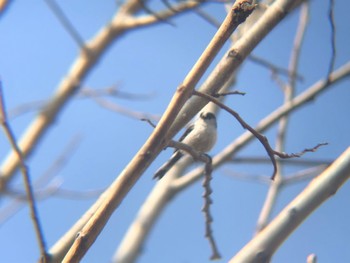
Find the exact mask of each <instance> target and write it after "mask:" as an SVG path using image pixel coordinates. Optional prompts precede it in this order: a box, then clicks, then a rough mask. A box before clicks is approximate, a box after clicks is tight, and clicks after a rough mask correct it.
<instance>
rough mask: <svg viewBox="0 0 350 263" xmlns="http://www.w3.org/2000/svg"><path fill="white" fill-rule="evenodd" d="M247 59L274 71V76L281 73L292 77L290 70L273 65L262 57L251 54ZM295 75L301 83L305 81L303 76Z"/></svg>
mask: <svg viewBox="0 0 350 263" xmlns="http://www.w3.org/2000/svg"><path fill="white" fill-rule="evenodd" d="M247 59H248V60H250V61H252V62H254V63H256V64H258V65H260V66H263V67H266V68H268V69H270V70H271V71H272V73H273V75H274V74H275V73H279V74H282V75H286V76H289V75H290V72H289V70H288V69H285V68H283V67H279V66H277V65H274V64H273V63H271V62H269V61H267V60H265V59H263V58H261V57H258V56H256V55H254V54H250V55H249V56H248V58H247ZM295 75H296V78H297V80H299V81H303V80H304V78H303V76H301V75H300V74H298V73H296V74H295Z"/></svg>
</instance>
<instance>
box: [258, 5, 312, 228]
mask: <svg viewBox="0 0 350 263" xmlns="http://www.w3.org/2000/svg"><path fill="white" fill-rule="evenodd" d="M308 17H309V3H308V2H304V3H303V4H302V6H301V11H300V18H299V24H298V28H297V30H296V34H295V37H294V45H293V48H292V52H291V55H290V62H289V67H288V73H289V75H288V76H289V78H288V83H287V84H285V85H283V93H284V104H288V103H290V102H291V100H292V99H293V98H294V94H295V88H296V87H295V85H296V79H297V71H298V65H299V58H300V51H301V46H302V43H303V40H304V35H305V31H306V28H307V24H308ZM288 123H289V115H285V116H283V117H282V118H281V119H280V120H279V123H278V129H277V138H276V147H275V149H276V151H275V154H276V155H278V153H281V152H283V151H284V148H285V141H286V136H287V131H288ZM276 167H277V173H276V180H275V182H273V183H272V184H271V185H270V189H269V191H268V193H267V197H266V199H265V202H264V204H263V207H262V209H261V212H260V215H259V217H258V221H257V226H256V233H258V232H259V231H261V230H262V229H263V228H264V227H265V226H266V224H267V222H268V219H269V217H270V215H271V213H272V211H273V208H274V205H275V203H276V200H277V196H278V194H279V193H280V189H281V187H283V185H284V179H283V178H282V169H283V165H282V163H281V162H279V160H277V162H276Z"/></svg>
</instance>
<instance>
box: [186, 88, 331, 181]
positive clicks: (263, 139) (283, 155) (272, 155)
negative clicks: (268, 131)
mask: <svg viewBox="0 0 350 263" xmlns="http://www.w3.org/2000/svg"><path fill="white" fill-rule="evenodd" d="M193 94H194V95H197V96H200V97H202V98H205V99H207V100H209V101H210V102H213V103H215V104H216V105H218V106H219V107H220V108H222V109H224V110H226V111H227V112H228V113H230V114H231V115H233V116H234V117H235V118H236V120H237V121H238V122H239V123H240V124H241V125H242V127H243V128H244V129H247V130H248V131H250V132H251V133H252V134H253V135H254V136H255V138H257V139H258V140H259V141H260V143H261V144H262V145H263V146H264V148H265V150H266V152H267V154H268V156H269V157H270V159H271V162H272V165H273V173H272V176H271V180H274V178H275V175H276V173H277V164H276V159H275V155H277V156H278V157H280V158H293V157H300V156H302V155H303V154H304V153H306V152H314V151H316V150H317V149H318V148H319V147H320V146H323V145H327V143H319V144H317V145H316V146H315V147H313V148H306V149H304V150H303V151H301V152H299V153H291V154H287V153H283V152H278V151H275V150H273V149H272V148H271V146H270V144H269V142H268V139H267V138H266V137H265V136H264V135H262V134H261V133H259V132H258V131H257V130H255V129H254V128H252V127H251V126H250V125H249V124H248V123H246V122H245V121H244V120H243V119H242V118H241V116H239V114H238V113H237V112H235V111H234V110H232V109H231V108H229V107H228V106H226V105H225V104H223V103H222V102H221V101H219V100H217V99H215V98H214V97H213V96H210V95H208V94H205V93H202V92H199V91H196V90H195V91H193Z"/></svg>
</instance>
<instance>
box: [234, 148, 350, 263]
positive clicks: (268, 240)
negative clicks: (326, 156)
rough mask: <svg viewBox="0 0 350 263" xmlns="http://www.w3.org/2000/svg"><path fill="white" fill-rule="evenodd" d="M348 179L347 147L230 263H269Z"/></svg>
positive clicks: (348, 153) (348, 155) (349, 158)
mask: <svg viewBox="0 0 350 263" xmlns="http://www.w3.org/2000/svg"><path fill="white" fill-rule="evenodd" d="M349 177H350V147H349V148H347V149H346V150H345V151H344V152H343V153H342V154H341V155H340V156H339V157H338V159H337V160H336V161H335V162H334V163H333V164H332V165H331V166H330V167H329V168H328V169H326V170H325V171H324V172H323V173H322V174H321V175H319V176H318V177H317V178H315V179H314V180H312V181H311V182H310V183H309V185H308V186H307V187H306V188H305V189H304V190H303V191H302V192H301V193H300V194H299V195H298V196H297V197H296V198H295V199H294V200H293V201H292V202H290V204H289V205H288V206H286V207H285V208H284V209H283V210H282V211H281V213H279V215H277V216H276V218H275V219H274V220H273V221H272V222H271V223H270V224H269V225H267V226H266V227H265V229H264V231H261V232H260V233H258V234H257V235H256V236H255V237H254V238H253V239H252V240H251V241H250V242H249V243H248V244H247V245H246V246H245V247H243V248H242V249H241V251H239V252H238V254H236V255H235V256H234V257H233V258H232V259H231V260H230V261H229V262H230V263H236V262H237V263H238V262H246V263H253V262H268V260H269V259H270V258H271V257H272V255H273V254H274V253H275V251H276V250H277V249H278V247H279V246H280V245H281V244H282V243H283V242H284V240H286V238H287V237H288V236H289V235H290V234H292V232H293V231H295V230H296V228H297V227H298V226H299V225H300V224H301V223H302V222H303V221H304V220H305V219H306V218H307V217H308V216H309V215H310V214H311V213H312V212H313V211H315V210H316V209H317V208H318V207H319V206H320V205H321V204H322V203H324V202H325V201H326V200H327V199H328V198H330V197H331V196H332V195H334V194H335V193H336V192H337V190H338V189H339V188H340V187H341V186H342V185H343V184H344V183H345V182H346V181H347V180H348V179H349Z"/></svg>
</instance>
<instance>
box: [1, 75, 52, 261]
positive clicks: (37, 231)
mask: <svg viewBox="0 0 350 263" xmlns="http://www.w3.org/2000/svg"><path fill="white" fill-rule="evenodd" d="M4 103H5V100H4V96H3V92H2V82H1V81H0V123H1V125H2V127H3V129H4V132H5V135H6V137H7V139H8V140H9V142H10V144H11V147H12V149H13V150H14V151H15V153H16V154H17V156H18V159H19V162H20V163H19V165H20V170H21V173H22V176H23V184H24V186H25V190H26V194H27V200H28V205H29V209H30V216H31V218H32V220H33V226H34V229H35V234H36V237H37V241H38V244H39V249H40V254H41V262H47V260H48V258H47V257H48V255H47V253H46V243H45V238H44V233H43V231H42V228H41V225H40V220H39V213H38V211H37V207H36V204H35V198H34V194H33V189H32V185H31V182H30V175H29V171H28V167H27V165H26V164H25V161H24V157H23V155H22V151H21V149H20V148H19V147H18V145H17V142H16V139H15V135H14V133H13V131H12V129H11V127H10V124H9V123H8V122H7V116H6V110H5V104H4Z"/></svg>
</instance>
